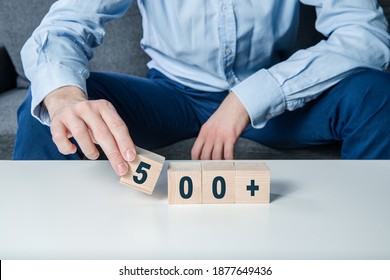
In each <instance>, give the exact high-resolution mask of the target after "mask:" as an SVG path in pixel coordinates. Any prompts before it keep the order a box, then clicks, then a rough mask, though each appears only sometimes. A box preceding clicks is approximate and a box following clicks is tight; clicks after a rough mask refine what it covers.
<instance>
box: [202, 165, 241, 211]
mask: <svg viewBox="0 0 390 280" xmlns="http://www.w3.org/2000/svg"><path fill="white" fill-rule="evenodd" d="M235 173H236V172H235V169H234V164H233V162H227V161H206V162H202V203H210V204H213V203H234V202H235V196H236V194H235V190H234V187H235Z"/></svg>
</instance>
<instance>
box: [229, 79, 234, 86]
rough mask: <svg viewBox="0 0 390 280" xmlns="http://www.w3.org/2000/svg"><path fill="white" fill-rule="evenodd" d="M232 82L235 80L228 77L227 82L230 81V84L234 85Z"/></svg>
mask: <svg viewBox="0 0 390 280" xmlns="http://www.w3.org/2000/svg"><path fill="white" fill-rule="evenodd" d="M234 82H235V80H234V78H233V77H232V78H230V79H229V83H230V84H231V85H234Z"/></svg>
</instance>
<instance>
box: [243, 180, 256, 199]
mask: <svg viewBox="0 0 390 280" xmlns="http://www.w3.org/2000/svg"><path fill="white" fill-rule="evenodd" d="M246 190H247V191H250V192H251V196H255V191H258V190H259V185H255V180H251V184H250V185H248V186H246Z"/></svg>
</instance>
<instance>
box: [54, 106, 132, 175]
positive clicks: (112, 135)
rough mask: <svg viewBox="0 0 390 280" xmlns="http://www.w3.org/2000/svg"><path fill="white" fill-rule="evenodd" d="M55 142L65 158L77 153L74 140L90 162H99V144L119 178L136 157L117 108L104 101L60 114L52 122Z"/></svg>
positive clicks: (60, 112)
mask: <svg viewBox="0 0 390 280" xmlns="http://www.w3.org/2000/svg"><path fill="white" fill-rule="evenodd" d="M51 132H52V135H53V141H54V143H55V144H56V145H57V147H58V150H59V151H60V152H61V153H63V154H71V153H75V152H76V150H77V148H76V146H75V145H74V144H73V143H71V142H70V141H69V139H68V138H70V137H74V138H75V140H76V141H77V143H78V145H79V146H80V149H81V150H82V151H83V153H84V154H85V156H86V157H87V158H88V159H96V158H98V157H99V152H98V150H97V148H96V145H95V144H99V145H100V146H101V148H102V149H103V151H104V153H105V154H106V156H107V158H108V160H109V161H110V163H111V165H112V167H113V169H114V170H115V172H116V173H117V174H118V175H120V176H121V175H124V174H126V173H127V171H128V168H129V166H128V164H127V162H126V161H132V160H134V158H135V155H136V149H135V145H134V143H133V141H132V139H131V137H130V134H129V131H128V129H127V126H126V124H125V123H124V122H123V120H122V119H121V118H120V116H119V115H118V113H117V112H116V110H115V108H114V107H113V106H112V105H111V103H109V102H108V101H105V100H97V101H86V100H85V101H81V102H78V103H74V104H70V105H68V106H65V107H64V109H61V110H59V111H57V114H55V116H54V118H53V119H52V122H51Z"/></svg>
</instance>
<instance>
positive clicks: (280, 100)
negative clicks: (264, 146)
mask: <svg viewBox="0 0 390 280" xmlns="http://www.w3.org/2000/svg"><path fill="white" fill-rule="evenodd" d="M232 91H233V92H234V93H235V94H236V96H237V97H238V99H240V101H241V102H242V104H243V105H244V107H245V109H246V110H247V112H248V114H249V117H250V119H251V123H252V126H253V127H254V128H262V127H264V126H265V125H266V123H267V121H268V120H270V119H271V118H273V117H275V116H277V115H280V114H282V113H283V112H284V111H285V109H286V102H285V98H284V94H283V92H282V90H281V88H280V85H279V84H278V83H277V82H276V80H275V79H274V77H272V75H271V74H270V73H269V72H268V71H267V70H266V69H262V70H260V71H258V72H256V73H255V74H253V75H251V76H249V78H247V79H246V80H244V81H243V82H241V83H240V84H238V85H237V86H235V87H233V88H232Z"/></svg>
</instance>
